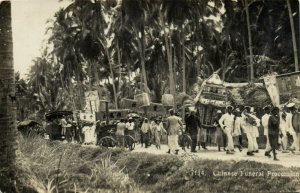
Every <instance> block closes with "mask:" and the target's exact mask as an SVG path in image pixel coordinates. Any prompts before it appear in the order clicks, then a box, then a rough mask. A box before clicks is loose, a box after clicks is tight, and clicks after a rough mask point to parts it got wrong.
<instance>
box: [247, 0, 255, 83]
mask: <svg viewBox="0 0 300 193" xmlns="http://www.w3.org/2000/svg"><path fill="white" fill-rule="evenodd" d="M245 8H246V19H247V30H248V41H249V52H250V81H251V82H253V80H254V68H253V52H252V38H251V29H250V17H249V7H248V0H245Z"/></svg>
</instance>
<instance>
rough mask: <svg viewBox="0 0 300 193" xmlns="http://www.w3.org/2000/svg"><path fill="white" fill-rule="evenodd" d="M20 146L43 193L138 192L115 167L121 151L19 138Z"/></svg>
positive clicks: (133, 184) (122, 152)
mask: <svg viewBox="0 0 300 193" xmlns="http://www.w3.org/2000/svg"><path fill="white" fill-rule="evenodd" d="M20 144H21V151H22V153H23V155H24V158H25V163H26V164H28V167H29V168H30V169H31V171H32V174H33V175H34V179H35V181H36V182H35V184H38V185H39V186H40V187H43V190H44V191H45V192H49V193H51V192H101V193H102V192H142V190H140V189H139V187H138V186H137V185H136V183H135V182H134V181H133V180H132V179H130V178H129V177H128V175H127V174H125V173H124V172H123V171H122V169H120V168H119V167H117V166H116V165H115V163H116V161H117V160H118V159H119V158H120V157H121V156H122V155H123V154H125V153H126V151H124V150H122V149H112V150H108V149H105V148H98V147H97V148H94V147H82V146H80V145H76V144H65V143H59V142H55V141H52V142H51V141H45V140H44V139H40V138H38V137H33V138H22V139H21V141H20Z"/></svg>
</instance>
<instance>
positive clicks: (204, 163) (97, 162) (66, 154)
mask: <svg viewBox="0 0 300 193" xmlns="http://www.w3.org/2000/svg"><path fill="white" fill-rule="evenodd" d="M20 144H21V145H20V147H21V152H22V156H23V160H24V162H23V164H24V165H25V166H26V168H28V169H29V170H31V183H32V184H34V185H35V186H36V187H37V188H36V189H37V190H38V191H37V192H43V193H58V192H66V193H83V192H88V193H90V192H91V193H94V192H95V193H96V192H101V193H102V192H103V193H105V192H130V193H131V192H133V193H138V192H154V193H156V192H157V193H160V192H173V193H180V192H295V191H297V190H298V191H299V190H300V179H299V177H292V176H287V177H279V176H267V175H266V174H267V173H268V171H273V172H274V171H275V172H277V173H284V172H291V173H292V172H299V173H300V170H299V168H285V167H282V166H277V165H269V164H263V163H258V162H253V161H239V162H236V161H218V160H204V159H198V158H195V157H192V156H190V155H183V156H175V155H152V154H147V153H133V152H129V151H126V150H124V149H120V148H115V149H107V148H100V147H97V148H95V147H87V146H81V145H77V144H65V143H60V142H55V141H46V140H44V139H41V138H39V137H30V138H21V139H20ZM218 171H226V172H231V173H234V172H245V171H251V172H255V171H257V172H262V173H263V174H264V176H255V177H253V176H252V177H251V176H241V175H238V176H227V177H224V176H216V175H215V174H214V172H218Z"/></svg>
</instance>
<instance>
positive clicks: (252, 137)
mask: <svg viewBox="0 0 300 193" xmlns="http://www.w3.org/2000/svg"><path fill="white" fill-rule="evenodd" d="M250 109H251V107H249V106H245V108H244V111H243V113H242V122H241V126H242V129H243V131H244V133H246V135H247V140H248V151H247V155H249V156H253V155H254V154H253V153H254V151H255V148H256V147H255V144H254V143H255V141H256V131H255V129H256V128H255V127H257V120H256V117H255V116H253V115H251V114H250ZM258 121H260V120H258Z"/></svg>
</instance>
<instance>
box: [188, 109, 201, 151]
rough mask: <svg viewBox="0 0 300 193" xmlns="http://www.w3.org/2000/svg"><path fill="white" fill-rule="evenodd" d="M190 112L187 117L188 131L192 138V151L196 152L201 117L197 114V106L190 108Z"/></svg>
mask: <svg viewBox="0 0 300 193" xmlns="http://www.w3.org/2000/svg"><path fill="white" fill-rule="evenodd" d="M189 111H190V113H189V114H188V115H187V116H186V117H185V124H186V131H187V132H188V133H189V134H190V136H191V139H192V147H191V152H196V146H197V135H198V128H200V127H201V123H200V119H199V118H198V117H197V116H196V115H195V113H196V109H195V107H190V108H189Z"/></svg>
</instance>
